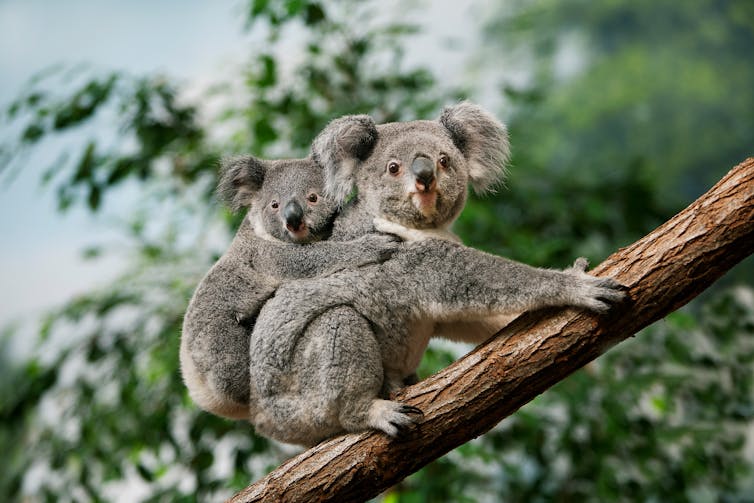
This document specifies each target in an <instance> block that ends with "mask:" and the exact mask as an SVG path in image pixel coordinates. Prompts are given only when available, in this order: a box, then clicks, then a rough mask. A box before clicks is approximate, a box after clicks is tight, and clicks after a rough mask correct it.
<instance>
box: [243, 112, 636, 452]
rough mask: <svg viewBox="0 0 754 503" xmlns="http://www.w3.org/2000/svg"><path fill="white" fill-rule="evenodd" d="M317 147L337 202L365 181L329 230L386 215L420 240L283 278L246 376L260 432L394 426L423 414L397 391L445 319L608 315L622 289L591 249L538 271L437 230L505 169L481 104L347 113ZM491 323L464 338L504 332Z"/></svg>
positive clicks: (365, 230)
mask: <svg viewBox="0 0 754 503" xmlns="http://www.w3.org/2000/svg"><path fill="white" fill-rule="evenodd" d="M312 152H313V155H314V157H315V159H317V160H318V162H320V163H321V164H322V165H323V166H324V168H325V170H326V173H327V176H326V178H327V187H328V190H329V191H330V192H331V193H332V194H334V195H335V198H336V200H338V201H343V199H344V198H345V196H346V195H347V194H349V193H350V192H351V191H352V189H353V188H356V190H357V191H358V192H357V198H356V199H355V200H353V201H351V202H350V203H349V204H348V205H347V206H346V207H345V208H344V209H343V211H342V213H341V215H340V216H339V217H338V219H337V221H336V224H335V228H334V232H333V239H353V238H354V237H356V236H359V235H364V234H369V233H372V232H375V221H376V222H377V223H378V225H377V226H378V227H379V228H381V229H383V230H385V231H390V232H396V233H398V234H399V235H402V236H404V237H408V238H412V239H414V241H413V242H406V243H404V244H402V245H401V248H400V249H399V251H397V252H396V253H395V254H394V255H393V256H392V257H391V258H390V259H389V260H387V261H385V262H383V263H380V264H374V265H369V266H365V267H361V268H359V269H358V270H343V271H340V272H336V273H334V274H331V275H327V276H324V277H318V278H315V279H310V280H300V281H294V282H291V283H288V284H286V285H283V286H282V287H281V288H280V289H278V290H277V292H276V294H275V296H274V297H273V298H272V299H270V300H269V301H268V302H267V303H266V304H265V306H264V308H263V309H262V311H261V312H260V316H259V318H258V319H257V324H256V328H255V330H254V333H253V335H252V341H251V373H250V375H251V395H252V400H251V404H252V407H251V411H250V420H251V421H252V422H253V423H254V424H255V425H256V428H257V431H259V432H260V433H262V434H265V435H268V436H271V437H273V438H276V439H278V440H282V441H285V442H291V443H299V444H304V445H311V444H314V443H316V442H318V441H320V440H322V439H324V438H326V437H329V436H332V435H334V434H337V433H340V432H343V431H358V430H364V429H369V428H375V429H379V430H382V431H384V432H385V433H387V434H388V435H391V436H395V435H397V434H399V433H400V432H401V431H403V430H405V429H406V428H408V427H410V426H411V425H412V423H413V422H414V421H415V420H416V418H417V417H418V416H419V415H420V411H418V410H416V409H415V408H412V407H408V406H405V405H403V404H400V403H397V402H395V401H391V400H389V399H388V398H389V394H390V393H391V392H392V391H394V390H395V389H396V388H397V387H399V386H400V385H401V381H402V380H403V379H404V378H407V377H408V376H411V375H412V374H413V373H414V372H415V369H416V367H417V365H418V363H419V361H420V359H421V356H422V354H423V352H424V350H425V347H426V344H427V341H428V339H429V337H430V336H432V335H433V334H436V333H438V332H439V333H447V331H444V330H442V329H441V327H440V328H438V326H440V325H443V324H456V325H457V326H461V325H466V326H470V327H474V326H475V325H478V324H479V321H480V320H482V319H483V318H485V317H489V316H494V315H500V314H506V313H510V312H521V311H524V310H529V309H536V308H540V307H545V306H576V307H583V308H586V309H591V310H594V311H598V312H603V311H606V310H607V309H608V307H609V305H608V303H607V302H613V301H617V300H619V299H621V298H622V297H623V293H622V292H621V291H620V285H618V284H617V283H615V282H614V281H612V280H610V279H603V278H596V277H593V276H590V275H588V274H586V273H585V272H584V271H585V268H586V261H584V260H583V259H579V260H577V261H576V263H575V264H574V266H573V267H572V268H570V269H567V270H565V271H556V270H546V269H538V268H534V267H530V266H527V265H524V264H520V263H517V262H513V261H510V260H506V259H504V258H500V257H496V256H493V255H489V254H486V253H483V252H480V251H477V250H474V249H471V248H467V247H465V246H463V245H461V244H459V243H456V242H453V240H451V239H433V238H438V237H439V238H447V237H449V236H450V234H449V232H448V231H447V229H448V227H449V226H450V224H451V223H452V222H453V221H454V220H455V218H456V217H457V216H458V214H459V213H460V212H461V209H462V208H463V206H464V203H465V200H466V190H467V189H466V187H467V184H469V183H470V184H471V185H472V187H473V188H474V189H475V190H477V191H482V192H483V191H485V190H488V189H490V188H491V187H492V186H493V184H495V183H497V182H498V181H499V180H500V178H501V176H502V174H503V166H504V162H505V160H506V159H507V156H508V143H507V134H506V130H505V128H504V126H503V125H502V124H500V123H499V122H498V121H497V120H495V119H494V118H493V117H492V116H490V115H489V114H488V113H487V112H485V111H484V110H482V109H480V108H479V107H477V106H475V105H472V104H469V103H461V104H458V105H456V106H452V107H449V108H447V109H445V110H444V111H443V113H442V115H441V117H440V119H439V120H437V121H414V122H408V123H394V124H382V125H378V126H375V125H374V123H373V121H372V120H371V119H370V118H369V117H367V116H352V117H344V118H341V119H337V120H335V121H333V122H332V123H331V124H330V125H329V126H328V127H327V128H326V129H325V130H324V131H323V132H322V133H321V134H320V135H319V137H318V138H317V139H316V140H315V142H314V145H313V147H312ZM425 238H429V239H425ZM482 325H483V326H484V327H485V329H483V330H478V329H474V330H473V331H472V333H471V334H470V335H468V336H467V340H470V341H476V342H479V341H481V340H484V339H486V338H487V337H489V336H490V335H491V334H492V333H494V330H492V332H490V331H489V330H490V328H489V325H486V324H484V323H482ZM498 328H499V327H498ZM485 330H486V331H485Z"/></svg>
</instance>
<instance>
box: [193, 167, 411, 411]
mask: <svg viewBox="0 0 754 503" xmlns="http://www.w3.org/2000/svg"><path fill="white" fill-rule="evenodd" d="M323 188H324V178H323V173H322V169H321V168H320V167H319V166H318V165H316V164H315V163H314V162H313V161H312V160H311V159H287V160H275V161H267V160H262V159H257V158H255V157H253V156H240V157H234V158H229V159H226V160H225V161H224V162H223V166H222V174H221V178H220V183H219V186H218V195H219V196H220V197H221V199H223V200H224V201H225V202H226V203H227V204H228V205H229V206H230V207H231V208H232V209H233V210H240V209H243V208H248V212H247V215H246V217H245V218H244V219H243V221H242V223H241V225H240V227H239V229H238V232H237V233H236V236H235V238H234V239H233V242H232V243H231V245H230V247H229V248H228V250H227V251H226V252H225V254H223V256H222V257H221V258H220V259H219V260H218V261H217V263H216V264H215V265H214V266H213V267H212V269H211V270H210V271H209V272H208V273H207V275H206V276H205V277H204V279H202V281H201V282H200V284H199V286H198V287H197V289H196V291H195V292H194V295H193V297H192V299H191V301H190V303H189V306H188V309H187V311H186V315H185V317H184V323H183V334H182V337H181V349H180V360H181V371H182V374H183V377H184V381H185V382H186V385H187V387H188V389H189V394H190V396H191V397H192V399H193V400H194V401H195V402H196V403H197V404H198V405H199V406H200V407H202V408H203V409H205V410H207V411H209V412H212V413H214V414H217V415H220V416H224V417H229V418H234V419H242V418H247V417H248V410H249V337H250V333H251V329H252V328H253V324H254V321H255V318H256V316H257V314H258V313H259V310H260V309H261V306H262V305H263V304H264V302H265V301H266V300H267V299H269V298H270V297H271V296H272V295H273V294H274V292H275V289H276V288H277V287H278V285H280V283H281V281H284V280H289V279H295V278H303V277H311V276H314V275H317V274H321V273H324V272H327V271H330V270H333V269H336V268H342V267H347V266H349V265H353V266H358V265H362V264H365V263H372V262H375V261H381V260H384V259H385V258H387V257H388V256H389V255H390V253H391V252H392V251H393V250H394V249H395V248H396V246H397V245H396V243H395V240H394V239H393V238H390V237H388V236H377V235H373V236H367V237H365V238H363V239H357V240H354V241H350V242H335V241H323V240H324V239H326V238H328V237H329V235H330V233H331V231H332V224H333V220H334V218H335V215H336V210H337V205H336V203H335V202H334V201H333V200H332V199H331V198H328V197H326V196H325V195H324V191H323Z"/></svg>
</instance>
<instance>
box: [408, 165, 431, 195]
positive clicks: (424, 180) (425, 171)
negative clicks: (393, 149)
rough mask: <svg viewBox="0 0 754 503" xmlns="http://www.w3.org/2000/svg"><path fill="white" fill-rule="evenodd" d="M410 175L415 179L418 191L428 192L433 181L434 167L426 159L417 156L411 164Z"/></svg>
mask: <svg viewBox="0 0 754 503" xmlns="http://www.w3.org/2000/svg"><path fill="white" fill-rule="evenodd" d="M411 173H413V175H414V176H415V177H416V185H417V188H418V189H419V190H422V191H428V190H430V189H431V188H432V182H434V181H435V165H434V163H433V162H432V161H431V160H430V159H429V158H427V157H424V156H419V157H417V158H416V159H414V162H412V163H411Z"/></svg>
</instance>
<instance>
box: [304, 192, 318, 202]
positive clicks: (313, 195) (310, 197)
mask: <svg viewBox="0 0 754 503" xmlns="http://www.w3.org/2000/svg"><path fill="white" fill-rule="evenodd" d="M306 200H307V201H309V202H310V203H316V202H317V201H319V196H318V195H317V194H316V192H312V193H311V194H309V195H308V196H306Z"/></svg>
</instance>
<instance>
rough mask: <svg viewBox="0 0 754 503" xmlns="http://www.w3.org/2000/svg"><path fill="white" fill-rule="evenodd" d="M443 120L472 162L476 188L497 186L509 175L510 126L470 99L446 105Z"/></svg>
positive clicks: (471, 174)
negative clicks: (506, 166)
mask: <svg viewBox="0 0 754 503" xmlns="http://www.w3.org/2000/svg"><path fill="white" fill-rule="evenodd" d="M439 120H440V124H442V125H443V126H445V128H446V129H447V130H448V132H449V133H450V136H451V138H452V139H453V143H455V145H456V147H458V150H460V151H461V153H462V154H463V156H464V157H465V158H466V161H467V162H468V163H469V181H470V182H471V186H472V187H473V188H474V191H475V192H477V193H483V192H487V191H491V190H494V188H495V185H496V184H498V183H500V182H502V181H503V179H504V178H505V164H506V163H507V162H508V157H509V156H510V147H509V144H508V130H507V129H506V127H505V126H504V125H503V124H502V123H501V122H500V121H498V120H497V119H496V118H495V117H493V116H492V115H491V114H490V113H488V112H487V111H485V110H484V109H483V108H481V107H480V106H478V105H474V104H473V103H469V102H468V101H463V102H461V103H458V104H457V105H453V106H449V107H445V109H444V110H443V111H442V115H440V119H439Z"/></svg>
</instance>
